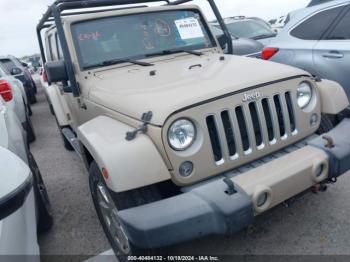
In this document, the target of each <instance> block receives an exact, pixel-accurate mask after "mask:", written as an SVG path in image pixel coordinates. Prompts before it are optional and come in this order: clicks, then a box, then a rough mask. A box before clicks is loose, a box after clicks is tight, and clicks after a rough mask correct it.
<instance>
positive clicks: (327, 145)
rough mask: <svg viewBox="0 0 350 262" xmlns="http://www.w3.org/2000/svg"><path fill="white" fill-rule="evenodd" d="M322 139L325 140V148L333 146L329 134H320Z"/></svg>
mask: <svg viewBox="0 0 350 262" xmlns="http://www.w3.org/2000/svg"><path fill="white" fill-rule="evenodd" d="M322 139H323V140H324V141H325V145H324V146H325V147H326V148H333V147H334V140H333V138H331V137H330V136H327V135H324V136H322Z"/></svg>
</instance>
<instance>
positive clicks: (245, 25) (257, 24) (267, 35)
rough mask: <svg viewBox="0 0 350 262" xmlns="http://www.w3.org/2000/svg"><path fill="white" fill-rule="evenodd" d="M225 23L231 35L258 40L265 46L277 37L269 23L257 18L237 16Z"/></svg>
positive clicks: (229, 18) (226, 19) (226, 20)
mask: <svg viewBox="0 0 350 262" xmlns="http://www.w3.org/2000/svg"><path fill="white" fill-rule="evenodd" d="M224 21H225V24H226V26H227V29H228V30H229V32H230V34H231V35H234V36H237V37H241V38H248V39H252V40H256V41H258V42H260V43H262V44H263V45H264V46H265V45H267V44H268V43H269V42H270V41H271V40H272V39H273V38H274V37H275V36H276V35H277V34H276V32H275V31H274V30H273V29H272V28H271V26H270V25H269V24H268V23H267V22H265V21H264V20H262V19H260V18H257V17H245V16H235V17H228V18H225V19H224ZM216 26H217V27H219V25H218V24H217V25H216Z"/></svg>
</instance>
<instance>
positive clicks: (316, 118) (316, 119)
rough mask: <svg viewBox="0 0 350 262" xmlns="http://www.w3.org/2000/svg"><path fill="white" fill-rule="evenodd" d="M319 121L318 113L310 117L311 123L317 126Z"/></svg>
mask: <svg viewBox="0 0 350 262" xmlns="http://www.w3.org/2000/svg"><path fill="white" fill-rule="evenodd" d="M317 123H318V115H317V114H313V115H312V116H311V118H310V125H311V126H315V125H316V124H317Z"/></svg>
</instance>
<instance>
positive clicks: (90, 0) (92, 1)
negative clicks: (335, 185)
mask: <svg viewBox="0 0 350 262" xmlns="http://www.w3.org/2000/svg"><path fill="white" fill-rule="evenodd" d="M191 1H193V0H175V1H170V0H56V1H55V2H54V3H53V4H52V5H51V6H49V8H48V9H47V11H46V12H45V13H44V14H43V16H42V18H41V19H40V21H39V23H38V25H37V29H36V30H37V36H38V41H39V47H40V53H41V57H42V61H43V64H45V63H46V61H47V60H46V57H45V50H44V45H43V39H42V36H41V31H42V29H44V28H49V27H51V26H52V25H53V23H51V22H54V24H55V25H56V28H57V34H58V36H59V40H60V44H61V48H62V53H63V58H64V60H65V61H66V66H67V73H68V77H69V82H70V86H71V88H72V93H73V95H74V96H79V94H80V90H79V86H78V82H77V80H76V78H75V73H74V68H73V64H72V59H71V55H70V51H69V48H68V44H67V39H66V37H65V34H64V29H63V25H62V19H61V17H62V16H68V15H76V14H84V13H89V12H90V13H92V12H98V11H97V10H89V11H85V12H84V11H82V12H74V13H73V12H72V13H64V14H63V13H62V12H63V11H66V10H73V9H84V8H94V7H103V6H120V5H128V4H142V3H151V2H166V3H167V5H180V4H184V3H188V2H191ZM208 2H209V5H210V7H211V8H212V10H213V12H214V15H215V16H216V18H217V21H218V22H219V24H220V26H221V28H222V30H223V32H224V34H225V35H226V37H227V39H228V43H227V44H228V51H229V53H231V54H232V53H233V46H232V41H230V40H231V35H230V33H229V31H228V29H227V27H226V25H225V22H224V20H223V18H222V16H221V14H220V11H219V9H218V7H217V6H216V4H215V2H214V0H208ZM130 8H132V7H130ZM99 11H101V12H102V11H106V10H99Z"/></svg>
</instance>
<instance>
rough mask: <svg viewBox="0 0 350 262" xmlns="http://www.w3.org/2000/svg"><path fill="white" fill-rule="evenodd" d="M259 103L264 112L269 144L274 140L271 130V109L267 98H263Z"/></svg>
mask: <svg viewBox="0 0 350 262" xmlns="http://www.w3.org/2000/svg"><path fill="white" fill-rule="evenodd" d="M261 103H262V107H263V110H264V115H265V120H266V127H267V133H268V138H269V142H272V141H273V140H274V138H275V133H274V129H273V122H272V114H271V108H270V105H269V100H268V99H267V98H264V99H263V100H262V101H261Z"/></svg>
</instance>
